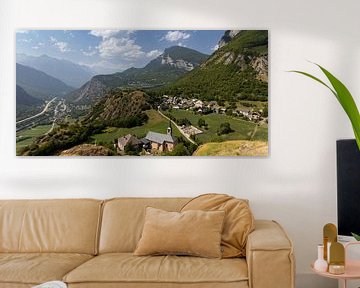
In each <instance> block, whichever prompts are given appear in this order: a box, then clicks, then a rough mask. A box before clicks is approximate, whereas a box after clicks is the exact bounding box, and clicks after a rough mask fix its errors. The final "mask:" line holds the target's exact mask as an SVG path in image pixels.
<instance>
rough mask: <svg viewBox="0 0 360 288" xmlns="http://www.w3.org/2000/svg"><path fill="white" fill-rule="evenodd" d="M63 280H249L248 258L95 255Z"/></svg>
mask: <svg viewBox="0 0 360 288" xmlns="http://www.w3.org/2000/svg"><path fill="white" fill-rule="evenodd" d="M63 280H64V281H65V282H67V283H70V284H72V283H89V284H90V283H101V282H108V283H116V282H124V283H144V284H146V283H212V282H214V283H234V282H242V281H244V282H245V283H247V280H248V271H247V265H246V262H245V260H244V259H240V258H237V259H235V258H234V259H206V258H200V257H189V256H134V255H132V254H131V253H110V254H103V255H100V256H96V257H95V258H93V259H91V260H90V261H88V262H86V263H84V264H83V265H81V266H79V267H77V268H76V269H74V270H73V271H71V272H70V273H69V274H67V275H66V276H65V277H64V279H63ZM145 286H146V285H145ZM145 286H144V287H145ZM146 287H148V286H146ZM161 287H162V286H161Z"/></svg>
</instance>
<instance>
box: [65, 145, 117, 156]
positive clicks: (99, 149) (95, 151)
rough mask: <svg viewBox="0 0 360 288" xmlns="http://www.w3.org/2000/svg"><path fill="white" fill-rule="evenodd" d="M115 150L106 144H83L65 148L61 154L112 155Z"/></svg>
mask: <svg viewBox="0 0 360 288" xmlns="http://www.w3.org/2000/svg"><path fill="white" fill-rule="evenodd" d="M112 155H114V152H113V151H111V150H110V149H109V148H106V147H104V146H98V145H93V144H81V145H78V146H75V147H72V148H70V149H68V150H64V151H62V152H61V153H60V156H112Z"/></svg>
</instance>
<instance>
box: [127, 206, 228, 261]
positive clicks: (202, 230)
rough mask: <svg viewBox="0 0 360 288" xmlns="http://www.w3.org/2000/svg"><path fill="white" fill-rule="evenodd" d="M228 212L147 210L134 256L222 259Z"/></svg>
mask: <svg viewBox="0 0 360 288" xmlns="http://www.w3.org/2000/svg"><path fill="white" fill-rule="evenodd" d="M224 216H225V212H224V211H199V210H190V211H185V212H167V211H164V210H160V209H156V208H152V207H147V208H146V214H145V222H144V228H143V231H142V236H141V239H140V241H139V242H138V244H137V247H136V249H135V252H134V255H136V256H145V255H191V256H200V257H206V258H221V248H220V243H221V232H222V228H223V222H224Z"/></svg>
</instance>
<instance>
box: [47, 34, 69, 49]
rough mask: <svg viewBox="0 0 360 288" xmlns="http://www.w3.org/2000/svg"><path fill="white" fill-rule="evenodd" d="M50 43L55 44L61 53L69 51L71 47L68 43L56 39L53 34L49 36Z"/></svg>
mask: <svg viewBox="0 0 360 288" xmlns="http://www.w3.org/2000/svg"><path fill="white" fill-rule="evenodd" d="M50 43H51V44H52V45H54V46H56V47H57V48H58V49H59V50H60V52H62V53H65V52H69V51H71V49H70V47H69V43H67V42H61V41H58V40H57V39H56V38H55V37H53V36H51V37H50Z"/></svg>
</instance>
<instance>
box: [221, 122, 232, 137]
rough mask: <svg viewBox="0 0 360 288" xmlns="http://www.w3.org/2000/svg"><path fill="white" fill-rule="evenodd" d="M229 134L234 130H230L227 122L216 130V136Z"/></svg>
mask: <svg viewBox="0 0 360 288" xmlns="http://www.w3.org/2000/svg"><path fill="white" fill-rule="evenodd" d="M231 132H234V130H232V129H231V127H230V123H229V122H224V123H221V124H220V127H219V129H218V132H217V134H218V135H223V134H229V133H231Z"/></svg>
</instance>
